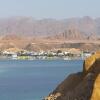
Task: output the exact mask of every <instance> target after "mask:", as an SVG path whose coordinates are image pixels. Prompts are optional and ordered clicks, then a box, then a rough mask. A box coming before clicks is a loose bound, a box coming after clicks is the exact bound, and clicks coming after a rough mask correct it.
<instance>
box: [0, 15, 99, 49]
mask: <svg viewBox="0 0 100 100" xmlns="http://www.w3.org/2000/svg"><path fill="white" fill-rule="evenodd" d="M99 27H100V18H97V19H92V18H90V17H88V16H86V17H83V18H70V19H65V20H55V19H42V20H35V19H33V18H31V17H13V18H5V19H0V50H5V49H8V48H15V47H16V48H20V49H26V50H33V51H38V50H51V49H59V48H79V49H81V50H87V51H88V50H90V51H96V50H99V49H100V28H99Z"/></svg>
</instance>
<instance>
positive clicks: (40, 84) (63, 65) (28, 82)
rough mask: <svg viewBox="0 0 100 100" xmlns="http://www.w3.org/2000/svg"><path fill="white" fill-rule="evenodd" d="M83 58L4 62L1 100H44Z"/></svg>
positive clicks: (0, 75)
mask: <svg viewBox="0 0 100 100" xmlns="http://www.w3.org/2000/svg"><path fill="white" fill-rule="evenodd" d="M82 63H83V61H81V60H79V61H77V60H76V61H75V60H73V61H64V60H54V61H49V60H45V61H41V60H39V61H38V60H35V61H16V60H5V61H0V100H41V99H42V98H43V97H44V96H47V95H48V94H49V93H50V92H51V91H52V90H53V89H54V88H55V87H56V86H57V85H58V84H59V83H60V82H61V81H62V80H64V79H65V78H66V77H67V76H68V75H69V74H70V73H73V72H78V71H81V70H82Z"/></svg>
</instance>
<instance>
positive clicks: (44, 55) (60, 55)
mask: <svg viewBox="0 0 100 100" xmlns="http://www.w3.org/2000/svg"><path fill="white" fill-rule="evenodd" d="M0 54H1V58H7V59H8V58H9V59H24V60H25V59H29V60H34V59H64V60H67V59H73V58H76V59H77V58H79V59H80V58H82V59H84V58H86V57H89V56H91V55H92V52H83V51H81V50H79V49H75V48H71V49H68V50H64V49H54V50H48V51H43V50H41V51H37V52H36V51H27V50H23V49H18V48H9V49H7V50H4V51H1V53H0Z"/></svg>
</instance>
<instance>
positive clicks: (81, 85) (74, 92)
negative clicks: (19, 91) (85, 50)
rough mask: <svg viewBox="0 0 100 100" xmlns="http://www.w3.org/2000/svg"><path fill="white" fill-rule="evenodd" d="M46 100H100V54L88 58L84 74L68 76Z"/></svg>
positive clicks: (84, 65)
mask: <svg viewBox="0 0 100 100" xmlns="http://www.w3.org/2000/svg"><path fill="white" fill-rule="evenodd" d="M44 100H100V52H98V53H96V54H94V55H92V56H91V57H89V58H87V59H86V60H85V61H84V64H83V71H82V72H79V73H76V74H72V75H70V76H68V78H66V79H65V80H64V81H63V82H62V83H61V84H60V85H59V86H58V87H57V88H56V89H55V90H54V91H53V92H52V93H51V94H50V95H49V96H48V97H45V99H44Z"/></svg>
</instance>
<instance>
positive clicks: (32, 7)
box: [0, 0, 100, 19]
mask: <svg viewBox="0 0 100 100" xmlns="http://www.w3.org/2000/svg"><path fill="white" fill-rule="evenodd" d="M13 16H26V17H33V18H37V19H43V18H55V19H66V18H72V17H83V16H90V17H93V18H96V17H100V0H0V17H13Z"/></svg>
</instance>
